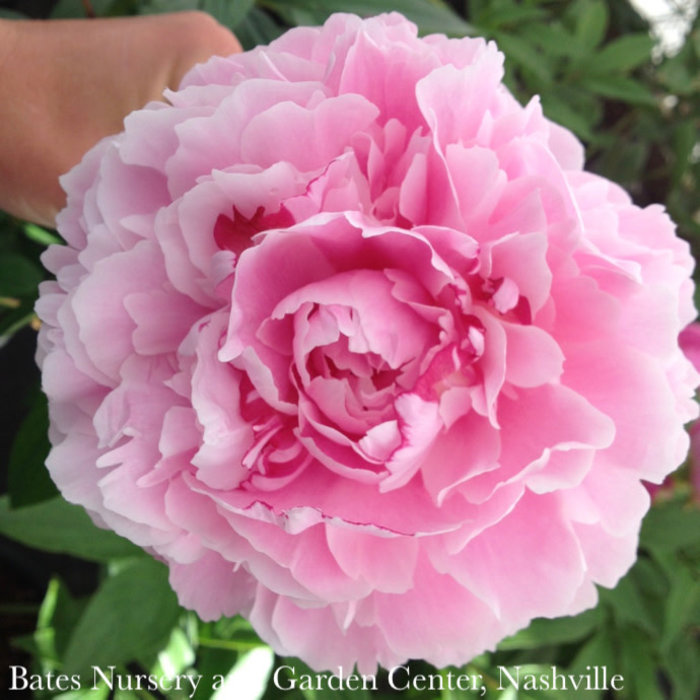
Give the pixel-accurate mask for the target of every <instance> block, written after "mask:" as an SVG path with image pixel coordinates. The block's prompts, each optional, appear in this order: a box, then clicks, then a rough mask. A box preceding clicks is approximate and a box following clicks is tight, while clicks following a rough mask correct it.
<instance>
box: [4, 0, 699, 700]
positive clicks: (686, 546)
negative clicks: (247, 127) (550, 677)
mask: <svg viewBox="0 0 700 700" xmlns="http://www.w3.org/2000/svg"><path fill="white" fill-rule="evenodd" d="M192 8H199V9H203V10H205V11H207V12H209V13H211V14H213V15H214V16H215V17H217V19H219V21H221V22H222V23H224V24H226V25H228V26H229V27H231V28H232V29H233V30H234V31H235V33H236V34H237V36H238V37H239V38H240V40H241V41H242V43H243V44H244V46H245V47H246V48H250V47H252V46H254V45H256V44H259V43H267V42H269V41H270V40H271V39H273V38H275V37H276V36H277V35H279V34H280V33H281V32H282V31H284V29H285V28H286V27H289V26H293V25H296V24H318V23H320V22H322V21H323V20H324V19H325V18H326V17H327V16H328V15H329V14H330V13H331V12H333V11H338V10H342V11H352V12H357V13H358V14H361V15H369V14H376V13H378V12H381V11H385V10H392V9H398V10H400V11H402V12H404V13H405V14H406V15H407V16H408V17H409V18H410V19H412V20H414V21H415V22H416V23H417V24H418V26H419V29H420V31H421V32H422V33H431V32H444V33H446V34H449V35H452V36H463V35H470V34H475V35H482V36H487V37H489V38H493V39H495V40H496V41H497V42H498V44H499V46H500V48H501V49H502V50H503V51H504V53H505V54H506V58H507V61H506V66H507V79H506V80H507V83H508V85H509V86H510V87H511V89H512V90H513V92H514V93H515V94H516V95H517V96H518V97H519V99H521V101H526V100H527V99H529V98H530V96H532V95H533V94H539V95H540V96H541V100H542V104H543V106H544V110H545V113H546V114H547V115H548V116H550V117H551V118H552V119H554V120H556V121H558V122H560V123H562V124H564V125H565V126H568V127H569V128H570V129H572V130H573V131H574V132H575V133H576V134H577V135H578V136H579V138H581V140H582V141H583V142H584V143H585V144H586V147H587V157H588V167H589V168H590V169H592V170H594V171H597V172H599V173H601V174H603V175H605V176H607V177H609V178H611V179H613V180H616V181H617V182H619V183H621V184H622V185H623V186H624V187H626V188H627V189H628V190H629V191H630V192H631V194H632V196H633V197H634V199H635V201H636V202H637V203H638V204H640V205H645V204H648V203H651V202H662V203H664V204H665V206H666V207H667V208H668V210H669V212H670V213H671V215H672V217H673V218H674V219H675V220H676V222H677V224H678V231H679V234H680V235H681V236H683V237H684V238H686V239H687V240H688V241H690V243H691V245H692V247H693V250H694V251H695V253H696V257H697V254H698V252H700V208H699V207H700V203H699V201H698V180H699V179H700V142H699V133H700V21H699V20H698V19H697V17H696V19H695V20H694V22H693V24H692V26H691V27H690V30H689V32H688V34H687V36H686V38H685V41H684V43H683V45H682V48H680V50H679V51H678V52H677V53H675V54H674V55H672V56H669V55H663V54H662V53H660V52H659V50H658V47H656V48H655V40H654V38H653V37H652V35H651V33H650V27H649V26H648V25H647V23H646V21H645V20H644V19H643V18H642V17H641V16H640V15H639V14H638V13H637V12H636V11H635V10H634V9H633V8H632V7H631V6H630V5H629V4H628V2H626V0H611V1H609V2H605V1H604V0H574V1H573V2H562V1H558V0H520V1H518V0H453V1H452V2H450V3H447V2H442V1H441V0H395V1H394V2H390V1H387V0H257V1H256V0H92V2H85V0H58V2H46V1H44V0H16V1H15V2H2V3H0V16H6V17H15V18H21V17H26V16H31V17H85V16H86V15H97V16H109V15H123V14H138V13H154V12H162V11H172V10H176V9H192ZM0 186H1V183H0ZM53 240H56V234H55V233H54V232H51V231H46V230H43V229H41V228H39V227H37V226H34V225H31V224H27V223H25V222H22V221H17V220H14V219H12V218H10V217H9V216H6V215H3V214H0V342H1V344H2V350H1V351H0V353H1V354H0V371H1V372H2V376H1V377H0V387H1V390H2V392H3V400H2V403H1V404H0V408H1V410H2V415H0V420H1V423H0V425H2V434H1V436H0V437H1V440H0V467H2V470H1V471H2V476H1V477H0V489H1V490H2V492H3V493H4V495H3V496H2V497H1V498H0V533H1V534H2V535H3V537H2V538H0V558H2V565H1V566H0V571H2V573H0V590H1V592H2V600H1V601H0V611H1V613H2V622H1V623H0V630H1V632H2V640H3V646H2V648H0V675H2V687H3V688H4V689H8V688H9V680H10V677H9V666H10V665H11V664H25V665H29V666H31V670H32V671H33V672H34V673H42V674H47V673H48V672H50V671H52V672H55V673H58V672H62V673H68V674H72V673H80V672H86V671H87V670H89V668H90V666H91V665H93V664H94V665H102V666H105V667H106V666H109V665H115V666H116V668H117V672H122V673H124V674H127V673H128V674H137V673H154V674H156V675H160V676H172V675H173V674H176V673H185V672H189V673H192V674H201V675H202V676H203V681H202V683H201V685H200V689H199V690H198V692H197V693H196V695H195V696H194V697H195V698H196V700H202V699H203V698H208V697H215V698H217V699H218V700H221V699H222V698H223V699H224V700H226V699H228V698H234V697H235V698H241V699H242V700H246V699H247V698H251V699H252V698H259V697H263V698H265V700H271V699H272V698H275V697H278V696H280V695H284V696H285V697H287V698H289V700H304V699H308V700H324V699H325V698H326V697H328V698H331V697H335V698H343V697H345V696H346V695H350V694H351V693H350V692H349V691H346V692H333V691H314V690H306V691H302V690H299V689H297V690H293V691H285V692H282V691H280V690H278V689H276V688H275V687H274V685H272V683H270V682H269V674H270V669H271V668H273V667H276V666H279V665H281V664H282V663H286V664H288V665H290V666H292V665H293V666H295V667H296V669H297V673H298V674H299V673H302V672H303V668H304V667H303V664H301V663H300V662H299V661H297V660H287V661H283V660H281V659H274V658H273V656H272V653H271V652H270V651H269V649H267V648H266V647H264V646H263V645H262V644H261V642H259V640H258V639H257V638H256V637H255V635H254V633H253V632H252V630H251V629H250V627H249V626H248V625H247V623H246V622H245V621H243V620H241V619H238V618H234V619H224V620H221V621H219V622H217V623H206V624H205V623H202V622H201V621H199V620H198V619H197V618H196V616H194V615H193V614H192V613H188V612H186V611H184V610H182V609H180V608H179V607H178V605H177V602H176V600H175V597H174V595H173V593H172V592H171V591H170V589H169V587H168V584H167V573H166V571H165V569H164V567H162V566H161V565H160V564H158V563H156V562H154V561H153V560H151V559H150V558H149V557H148V556H147V555H145V554H143V553H142V552H141V550H139V549H138V548H136V547H134V546H133V545H131V544H130V543H128V542H126V541H124V540H122V539H121V538H119V537H117V536H116V535H114V534H113V533H110V532H106V531H102V530H98V529H96V528H95V527H94V526H93V525H92V524H91V522H90V521H89V519H88V517H87V516H86V515H85V514H84V513H83V511H82V510H80V509H77V508H75V507H73V506H70V505H68V504H67V503H65V502H64V501H63V500H62V499H61V498H60V497H58V496H57V494H56V491H55V489H54V487H53V485H52V483H51V481H50V479H49V478H48V475H47V473H46V471H45V468H44V466H43V461H44V457H45V455H46V452H47V450H48V442H47V440H46V437H45V435H46V427H47V418H46V406H45V401H44V400H43V397H42V395H41V392H40V390H39V380H38V373H37V371H36V368H35V367H34V364H33V352H34V342H35V338H34V334H35V319H34V316H33V311H32V308H33V303H34V300H35V297H36V287H37V284H38V282H39V281H40V280H41V279H42V278H43V275H44V273H43V271H42V268H41V266H40V263H39V262H38V256H39V254H40V253H41V251H42V250H43V248H44V247H45V246H46V245H47V244H48V243H50V242H52V241H53ZM650 332H653V329H650ZM693 469H695V470H700V465H688V464H686V465H685V466H684V467H683V468H682V469H681V470H680V471H679V472H678V473H676V474H675V475H674V476H673V477H672V478H671V479H670V480H669V482H668V483H667V484H665V486H664V487H663V488H662V489H661V490H660V491H659V492H657V493H656V494H655V503H654V506H653V508H652V510H651V512H650V513H649V515H648V517H647V518H646V520H645V522H644V526H643V529H642V535H641V545H640V554H639V560H638V562H637V564H636V565H635V567H634V568H633V569H632V570H631V571H630V572H629V574H628V575H627V576H626V577H625V578H624V579H623V580H622V581H621V582H620V584H619V585H618V586H617V587H616V589H615V590H612V591H608V590H601V594H600V603H599V605H598V606H597V607H596V608H595V609H594V610H591V611H588V612H586V613H584V614H583V615H580V616H578V617H575V618H562V619H559V620H536V621H535V622H534V623H533V624H532V625H531V626H530V627H529V628H528V629H526V630H524V631H522V632H520V633H518V634H516V635H515V636H514V637H511V638H509V639H507V640H505V641H504V642H503V643H502V644H501V645H500V646H499V648H498V650H497V651H496V652H494V653H489V654H484V655H483V656H481V657H479V658H477V659H474V660H472V661H471V662H470V663H469V664H468V665H467V666H466V667H465V668H464V669H461V671H462V672H469V673H480V674H482V676H483V677H484V679H485V683H486V686H487V693H486V697H488V698H501V699H503V700H509V699H511V698H516V697H523V698H525V697H528V698H548V697H552V698H568V697H574V696H575V695H576V694H575V693H571V694H570V693H567V692H562V691H555V692H551V693H549V692H546V691H535V692H523V691H522V690H521V691H520V693H519V694H518V693H516V692H515V691H514V690H513V689H510V690H503V691H501V690H499V688H498V677H499V676H498V670H497V669H498V667H499V666H506V667H509V668H514V667H516V666H521V667H522V670H523V671H525V670H527V671H531V672H534V673H548V672H549V671H550V669H551V666H552V664H556V665H557V667H558V669H559V670H560V671H561V672H563V673H576V672H579V673H580V672H585V670H586V667H587V666H595V665H598V666H603V665H604V666H606V667H607V668H608V669H609V671H610V674H613V673H619V674H622V675H623V676H624V678H625V689H624V691H622V692H621V693H619V694H618V695H616V696H615V697H621V698H629V699H631V700H656V699H658V698H674V699H678V700H694V698H697V697H700V663H698V662H700V507H699V504H700V494H699V493H698V492H697V491H696V490H695V491H694V488H693V486H692V481H693V480H692V479H691V477H690V475H691V472H692V470H693ZM698 481H699V480H698V479H697V478H696V479H695V483H696V485H697V483H698ZM695 488H697V486H696V487H695ZM411 665H412V671H413V675H414V676H415V675H416V674H417V673H426V674H427V673H437V671H436V670H435V669H431V668H430V667H428V666H427V665H426V664H424V663H422V662H413V663H412V664H411ZM444 672H445V671H443V673H444ZM215 674H220V675H221V676H224V677H226V679H227V685H226V687H225V689H224V690H221V691H219V692H218V693H212V690H211V683H210V682H209V681H210V680H211V679H212V678H213V676H214V675H215ZM86 677H87V676H86ZM90 678H91V675H90ZM378 682H379V690H378V691H376V692H374V693H370V692H364V691H355V692H353V693H352V695H353V696H355V697H358V698H361V699H365V698H369V697H370V696H371V695H373V696H374V697H377V698H383V699H385V700H387V699H389V698H396V697H397V696H398V695H401V694H400V693H397V692H396V691H394V690H392V689H391V688H390V687H389V686H388V685H387V683H386V676H385V675H381V674H380V676H379V681H378ZM90 684H91V683H90V682H87V681H86V683H85V685H84V689H83V690H82V691H77V692H68V693H59V692H57V691H46V690H44V691H41V690H37V691H36V692H35V693H34V695H35V697H37V698H60V699H61V700H78V699H79V698H91V699H92V700H101V699H103V698H105V699H106V698H108V697H116V698H118V699H119V700H132V699H136V698H140V699H143V698H163V697H166V698H168V699H169V700H179V698H184V697H187V696H188V693H187V692H184V693H178V692H177V691H173V692H166V693H161V694H158V693H157V692H155V693H154V692H148V691H120V692H115V693H114V694H113V695H112V696H110V694H109V690H108V688H106V687H104V686H103V687H102V688H101V689H98V690H89V689H88V688H89V687H90ZM403 694H404V695H406V697H436V698H441V699H443V700H448V699H449V698H452V697H457V693H452V692H451V691H449V690H444V691H432V692H431V691H425V692H419V691H406V692H405V693H403ZM474 696H476V695H474ZM578 696H579V697H581V695H580V694H579V695H578ZM612 696H613V695H612V694H611V693H608V694H606V693H604V692H597V691H589V692H586V693H585V697H586V698H588V699H590V700H594V699H595V698H604V697H612Z"/></svg>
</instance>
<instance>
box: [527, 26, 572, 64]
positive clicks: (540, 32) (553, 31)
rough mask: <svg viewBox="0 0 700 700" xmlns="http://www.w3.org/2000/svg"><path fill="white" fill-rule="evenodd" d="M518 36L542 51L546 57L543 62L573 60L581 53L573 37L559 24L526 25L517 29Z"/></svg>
mask: <svg viewBox="0 0 700 700" xmlns="http://www.w3.org/2000/svg"><path fill="white" fill-rule="evenodd" d="M519 34H520V35H521V36H522V37H523V39H525V40H527V41H528V42H530V43H531V44H532V45H533V46H539V47H540V48H541V49H542V51H543V52H544V53H545V56H546V58H545V59H543V60H551V59H558V58H575V57H577V56H580V55H581V52H582V50H581V47H580V45H579V44H578V42H577V41H576V40H575V39H574V36H573V35H572V34H571V33H570V32H569V31H568V30H567V29H566V28H565V27H564V26H563V25H562V24H561V22H556V23H554V24H542V23H540V22H538V23H531V24H526V25H525V26H523V27H521V28H520V29H519Z"/></svg>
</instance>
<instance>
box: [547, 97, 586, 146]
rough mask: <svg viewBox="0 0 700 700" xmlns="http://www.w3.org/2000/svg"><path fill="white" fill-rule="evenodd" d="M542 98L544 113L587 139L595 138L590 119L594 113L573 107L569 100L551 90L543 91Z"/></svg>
mask: <svg viewBox="0 0 700 700" xmlns="http://www.w3.org/2000/svg"><path fill="white" fill-rule="evenodd" d="M541 100H542V109H543V110H544V113H545V114H546V115H547V117H549V118H550V119H551V120H552V121H555V122H557V124H561V125H562V126H565V127H567V128H569V129H571V130H572V131H573V132H574V133H575V134H576V135H577V136H579V137H580V138H582V139H584V140H586V141H592V140H593V138H594V135H593V129H592V128H593V126H594V125H593V124H592V123H590V121H589V120H590V118H591V116H594V115H591V114H590V113H589V112H579V111H578V110H575V109H573V108H572V107H571V105H570V104H569V103H568V102H565V101H564V100H561V99H559V98H558V97H557V96H556V95H554V94H552V93H551V92H547V93H542V95H541Z"/></svg>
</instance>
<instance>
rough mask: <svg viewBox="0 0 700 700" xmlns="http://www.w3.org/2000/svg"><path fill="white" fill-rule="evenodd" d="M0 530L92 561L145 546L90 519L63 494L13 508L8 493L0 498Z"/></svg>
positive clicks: (24, 541) (25, 541) (125, 554)
mask: <svg viewBox="0 0 700 700" xmlns="http://www.w3.org/2000/svg"><path fill="white" fill-rule="evenodd" d="M0 533H2V534H3V535H5V536H6V537H9V538H11V539H14V540H17V541H18V542H21V543H22V544H25V545H27V546H29V547H35V548H36V549H42V550H45V551H47V552H60V553H62V554H71V555H73V556H77V557H82V558H83V559H89V560H91V561H98V562H106V561H109V560H111V559H119V558H124V557H133V556H141V555H142V554H143V552H142V550H141V549H140V548H139V547H137V546H136V545H133V544H131V542H129V541H128V540H125V539H124V538H123V537H119V535H116V534H115V533H113V532H111V531H109V530H103V529H101V528H99V527H97V526H96V525H94V524H93V522H92V521H91V520H90V517H89V516H88V514H87V513H86V512H85V511H84V510H83V509H82V508H80V507H79V506H74V505H71V504H70V503H68V502H66V501H65V500H63V498H62V497H60V496H59V497H57V498H52V499H51V500H48V501H43V502H42V503H39V504H37V505H31V506H25V507H23V508H18V509H16V510H13V509H11V508H10V507H9V499H8V497H7V496H3V497H2V498H0Z"/></svg>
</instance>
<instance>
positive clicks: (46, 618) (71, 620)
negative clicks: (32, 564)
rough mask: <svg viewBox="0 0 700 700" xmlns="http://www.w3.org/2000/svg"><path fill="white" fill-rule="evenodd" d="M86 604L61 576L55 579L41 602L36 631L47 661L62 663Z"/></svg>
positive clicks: (38, 643)
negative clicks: (65, 583)
mask: <svg viewBox="0 0 700 700" xmlns="http://www.w3.org/2000/svg"><path fill="white" fill-rule="evenodd" d="M84 607H85V606H84V605H83V604H81V603H80V602H78V601H76V600H75V599H74V598H73V596H71V594H70V591H69V590H68V588H66V586H65V585H64V584H63V583H62V582H61V581H60V580H59V579H57V578H53V579H51V581H50V582H49V586H48V588H47V590H46V595H45V596H44V600H43V602H42V604H41V609H40V611H39V615H38V619H37V629H36V633H35V641H36V644H37V649H38V651H39V654H40V655H41V657H42V661H43V662H45V661H47V660H52V661H55V662H56V663H57V664H58V663H59V660H60V659H61V658H62V657H63V654H64V653H65V650H66V648H67V646H68V642H69V641H70V637H71V634H72V632H73V628H74V627H75V625H76V623H77V621H78V619H79V618H80V615H81V613H82V611H83V608H84Z"/></svg>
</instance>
